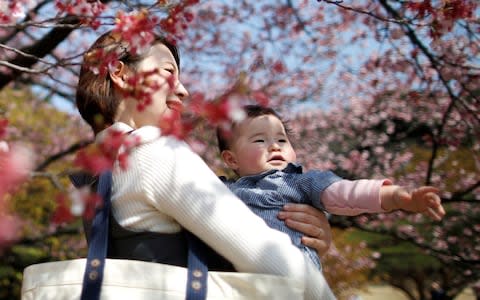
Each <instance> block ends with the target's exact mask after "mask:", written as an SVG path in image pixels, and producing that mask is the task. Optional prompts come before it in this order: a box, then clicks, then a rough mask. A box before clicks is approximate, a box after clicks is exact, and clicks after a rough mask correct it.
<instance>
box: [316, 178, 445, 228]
mask: <svg viewBox="0 0 480 300" xmlns="http://www.w3.org/2000/svg"><path fill="white" fill-rule="evenodd" d="M437 193H438V190H437V189H436V188H434V187H421V188H418V189H416V190H414V191H413V192H412V193H408V192H407V191H406V190H405V189H404V188H402V187H400V186H398V185H392V182H391V181H390V180H386V179H385V180H369V179H360V180H353V181H351V180H340V181H337V182H335V183H333V184H331V185H330V186H329V187H328V188H327V189H325V190H324V191H323V193H322V195H321V197H322V199H321V201H322V203H323V205H324V207H325V209H326V210H327V211H328V212H330V213H332V214H337V215H344V216H355V215H359V214H362V213H379V212H389V211H392V210H395V209H403V210H405V211H409V212H419V213H422V214H424V215H426V216H428V217H430V218H432V219H434V220H440V219H441V218H442V217H443V216H444V215H445V210H444V209H443V207H442V205H441V201H440V198H439V197H438V195H437Z"/></svg>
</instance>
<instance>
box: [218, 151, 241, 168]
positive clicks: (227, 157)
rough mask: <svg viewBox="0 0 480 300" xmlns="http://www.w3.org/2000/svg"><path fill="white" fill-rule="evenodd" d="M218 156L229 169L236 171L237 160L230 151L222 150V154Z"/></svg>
mask: <svg viewBox="0 0 480 300" xmlns="http://www.w3.org/2000/svg"><path fill="white" fill-rule="evenodd" d="M220 156H222V159H223V161H224V162H225V163H226V164H227V166H228V167H229V168H230V169H232V170H236V169H237V168H238V164H237V159H236V158H235V154H234V153H233V152H232V151H230V150H223V151H222V153H220Z"/></svg>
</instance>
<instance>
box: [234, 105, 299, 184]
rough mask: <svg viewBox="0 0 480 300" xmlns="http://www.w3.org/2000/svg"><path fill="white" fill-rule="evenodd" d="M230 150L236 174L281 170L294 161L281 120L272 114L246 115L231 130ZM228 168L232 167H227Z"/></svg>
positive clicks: (244, 174) (294, 155) (293, 153)
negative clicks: (234, 162) (245, 117)
mask: <svg viewBox="0 0 480 300" xmlns="http://www.w3.org/2000/svg"><path fill="white" fill-rule="evenodd" d="M233 135H234V137H233V143H232V147H231V149H230V151H231V153H232V154H233V156H234V158H235V160H236V165H235V166H233V169H234V170H235V171H236V172H237V174H238V175H239V176H247V175H254V174H259V173H262V172H265V171H268V170H272V169H277V170H283V169H284V168H285V167H286V166H287V165H288V163H290V162H294V161H295V160H296V154H295V151H294V150H293V147H292V145H291V144H290V140H289V139H288V136H287V133H286V132H285V127H284V126H283V124H282V122H281V121H280V120H279V119H278V118H277V117H275V116H273V115H262V116H259V117H255V118H247V119H246V120H245V121H243V122H242V123H241V124H239V125H238V126H237V127H236V128H235V129H234V132H233ZM231 167H232V166H231Z"/></svg>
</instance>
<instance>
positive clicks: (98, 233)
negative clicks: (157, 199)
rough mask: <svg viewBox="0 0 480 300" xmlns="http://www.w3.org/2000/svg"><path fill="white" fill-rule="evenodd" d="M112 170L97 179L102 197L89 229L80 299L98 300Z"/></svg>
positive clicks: (103, 265)
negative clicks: (101, 204)
mask: <svg viewBox="0 0 480 300" xmlns="http://www.w3.org/2000/svg"><path fill="white" fill-rule="evenodd" d="M111 186H112V172H110V171H108V172H105V173H102V174H101V175H100V177H99V179H98V187H97V193H98V194H99V195H100V196H101V197H102V199H103V206H102V207H100V208H99V209H97V211H96V212H95V217H94V218H93V222H92V229H91V231H90V243H89V245H88V254H87V265H86V266H85V273H84V274H83V285H82V295H81V296H80V299H81V300H99V299H100V291H101V288H102V281H103V270H104V267H105V258H106V257H107V247H108V228H109V226H108V225H109V224H108V222H109V214H110V196H111Z"/></svg>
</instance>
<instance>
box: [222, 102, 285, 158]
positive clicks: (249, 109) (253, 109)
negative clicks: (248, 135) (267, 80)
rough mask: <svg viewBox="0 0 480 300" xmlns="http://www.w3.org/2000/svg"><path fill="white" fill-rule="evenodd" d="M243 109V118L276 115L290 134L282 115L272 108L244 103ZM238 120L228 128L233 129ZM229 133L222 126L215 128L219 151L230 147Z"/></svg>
mask: <svg viewBox="0 0 480 300" xmlns="http://www.w3.org/2000/svg"><path fill="white" fill-rule="evenodd" d="M242 109H243V111H244V112H245V115H246V116H245V119H253V118H256V117H260V116H264V115H272V116H275V117H277V118H278V119H279V120H280V121H281V122H282V124H283V126H284V127H285V131H286V133H287V134H290V132H291V130H290V128H289V127H288V126H287V122H286V121H284V120H283V119H282V117H281V116H280V115H279V114H278V113H277V112H276V111H275V110H273V108H270V107H265V106H261V105H256V104H250V105H245V106H243V107H242ZM238 124H239V122H233V123H232V124H231V127H230V130H233V129H234V128H235V126H237V125H238ZM229 136H230V134H229V133H227V132H226V131H225V129H223V128H220V127H219V128H217V141H218V148H219V150H220V153H221V152H222V151H223V150H228V149H230V139H229Z"/></svg>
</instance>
